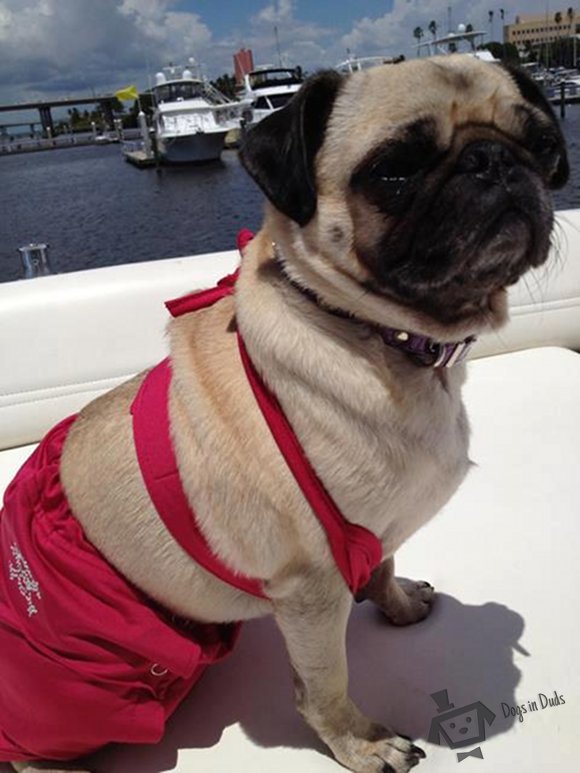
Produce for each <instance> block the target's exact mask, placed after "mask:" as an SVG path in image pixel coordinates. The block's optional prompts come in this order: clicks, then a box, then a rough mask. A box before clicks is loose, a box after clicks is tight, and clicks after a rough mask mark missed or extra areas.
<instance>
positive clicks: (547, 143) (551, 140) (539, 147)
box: [532, 132, 560, 158]
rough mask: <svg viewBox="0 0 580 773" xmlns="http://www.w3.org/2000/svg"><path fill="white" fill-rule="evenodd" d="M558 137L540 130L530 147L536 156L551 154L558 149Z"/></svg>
mask: <svg viewBox="0 0 580 773" xmlns="http://www.w3.org/2000/svg"><path fill="white" fill-rule="evenodd" d="M559 144H560V143H559V142H558V138H557V137H555V136H554V135H553V134H551V133H550V132H542V133H541V134H540V135H539V136H538V137H536V138H535V139H534V142H533V146H532V149H533V151H534V153H535V154H536V155H538V156H543V157H544V158H546V157H547V156H553V155H555V154H556V153H557V152H558V149H559Z"/></svg>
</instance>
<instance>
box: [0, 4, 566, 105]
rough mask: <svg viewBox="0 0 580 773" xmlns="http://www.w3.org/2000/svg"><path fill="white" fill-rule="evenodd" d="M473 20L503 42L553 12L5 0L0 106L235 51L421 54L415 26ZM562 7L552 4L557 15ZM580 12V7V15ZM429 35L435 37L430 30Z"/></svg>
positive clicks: (139, 81)
mask: <svg viewBox="0 0 580 773" xmlns="http://www.w3.org/2000/svg"><path fill="white" fill-rule="evenodd" d="M449 7H450V8H451V18H452V25H453V27H454V28H456V26H457V24H458V23H465V24H467V23H471V24H473V25H474V27H475V28H478V29H479V28H481V29H483V30H485V31H486V32H489V30H490V25H489V21H488V12H489V11H490V10H493V11H494V15H495V23H494V30H493V32H494V35H493V37H494V39H501V30H500V21H499V16H500V14H499V8H500V7H502V8H504V10H505V18H506V22H509V21H513V20H514V17H515V16H516V14H522V13H545V12H546V0H471V2H470V1H469V0H310V1H309V0H271V2H269V1H268V0H0V104H15V103H18V102H21V101H26V100H28V99H32V98H35V99H36V98H39V97H47V98H50V97H56V96H79V95H88V94H91V93H96V94H100V93H108V92H110V91H115V90H117V89H119V88H122V87H123V86H127V85H129V84H135V85H137V87H138V88H139V89H141V90H144V89H146V88H147V86H148V83H149V77H150V76H151V75H152V74H153V73H155V72H156V71H157V70H159V69H160V67H162V66H163V65H165V64H168V63H169V62H170V61H172V62H174V63H176V64H178V63H185V62H186V61H187V59H188V58H189V57H191V56H193V57H195V59H196V60H197V61H198V62H199V63H200V65H201V66H202V67H203V71H204V73H205V74H206V75H207V76H208V77H210V78H214V77H216V76H218V75H220V74H222V73H224V72H233V64H232V55H233V53H234V52H235V51H236V50H238V49H239V48H240V47H241V46H245V47H246V48H251V49H252V50H253V53H254V62H255V63H256V64H273V63H278V52H277V46H276V38H275V33H274V28H275V27H276V28H277V30H278V38H279V47H280V53H281V56H282V60H283V62H284V64H286V65H297V64H299V65H301V66H302V67H303V69H305V70H306V71H309V72H313V71H315V70H316V69H319V68H321V67H333V66H335V65H336V64H338V63H339V62H340V61H342V60H344V59H345V58H346V54H347V50H350V51H351V53H353V54H357V55H359V56H365V55H367V56H368V55H374V54H385V55H391V56H394V55H398V54H405V55H406V56H414V55H415V48H414V44H415V40H414V38H413V30H414V29H415V27H417V26H421V27H422V28H423V29H424V30H425V31H427V27H428V25H429V22H430V21H431V20H435V21H436V22H437V24H438V26H439V28H440V30H442V31H445V32H446V31H447V27H448V21H447V20H448V8H449ZM558 10H562V11H563V12H564V13H565V11H566V7H559V6H558V4H557V3H556V2H555V0H549V2H548V12H549V14H550V16H551V17H552V18H553V15H554V13H555V12H556V11H558ZM578 15H579V16H580V11H579V12H578ZM427 34H428V33H427Z"/></svg>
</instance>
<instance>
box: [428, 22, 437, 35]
mask: <svg viewBox="0 0 580 773" xmlns="http://www.w3.org/2000/svg"><path fill="white" fill-rule="evenodd" d="M428 29H429V32H430V33H431V34H432V35H433V40H435V38H436V37H437V22H436V21H435V19H433V21H430V22H429V27H428Z"/></svg>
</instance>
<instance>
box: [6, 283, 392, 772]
mask: <svg viewBox="0 0 580 773" xmlns="http://www.w3.org/2000/svg"><path fill="white" fill-rule="evenodd" d="M234 282H235V275H234V276H233V277H227V278H226V279H225V280H222V282H221V283H220V284H219V285H218V287H216V288H212V289H211V290H208V291H204V292H202V293H196V294H193V295H190V296H186V297H185V298H181V299H178V300H177V301H174V302H171V303H170V304H168V307H169V309H170V311H171V312H172V314H174V316H177V315H179V314H184V313H189V312H191V311H194V310H195V309H197V308H201V307H203V306H207V305H211V304H212V303H214V302H216V301H218V300H219V299H220V298H222V297H223V296H224V295H228V294H230V293H232V292H233V287H234ZM239 342H240V353H241V357H242V361H243V363H244V367H245V369H246V373H247V375H248V378H249V380H250V383H251V385H252V388H253V390H254V393H255V395H256V399H257V401H258V404H259V405H260V408H261V409H262V411H263V413H264V416H265V418H266V420H267V422H268V424H269V426H270V429H271V431H272V433H273V435H274V437H275V439H276V441H277V443H278V445H279V447H280V449H281V451H282V453H283V455H284V458H285V459H286V461H287V463H288V465H289V467H290V469H291V470H292V472H293V473H294V475H295V477H296V479H297V480H298V482H299V484H300V486H301V488H302V490H303V492H304V495H305V496H306V498H307V499H308V501H309V502H310V504H311V506H312V508H313V510H314V512H315V514H316V516H317V517H318V518H319V519H320V521H321V523H322V525H323V527H324V528H325V530H326V533H327V535H328V540H329V546H330V549H331V551H332V553H333V556H334V558H335V561H336V563H337V566H338V568H339V569H340V571H341V573H342V574H343V576H344V578H345V582H346V583H347V584H348V586H349V587H350V589H351V590H352V591H353V592H356V590H357V589H358V588H360V587H363V586H364V585H365V584H366V582H367V581H368V579H369V577H370V573H371V571H372V569H373V568H374V567H375V566H377V565H378V563H379V562H380V561H381V557H382V556H381V545H380V542H379V540H378V539H377V538H376V537H375V535H374V534H372V533H371V532H369V531H368V530H366V529H364V528H362V527H360V526H356V525H353V524H350V523H348V522H347V521H346V520H345V519H344V518H343V517H342V516H341V514H340V512H339V511H338V510H337V508H336V505H335V504H334V502H333V501H332V499H331V498H330V496H329V495H328V493H327V492H326V491H325V490H324V488H323V486H322V484H321V483H320V481H319V480H318V478H317V477H316V474H315V473H314V471H313V470H312V468H311V467H310V464H309V462H308V460H307V459H306V457H305V456H304V453H303V451H302V449H301V447H300V445H299V443H298V441H297V439H296V437H295V435H294V433H293V432H292V429H291V428H290V426H289V424H288V422H287V421H286V419H285V417H284V415H283V413H282V411H281V409H280V406H279V405H278V403H277V401H276V399H275V397H274V396H273V395H271V394H270V393H269V392H268V390H267V388H266V387H265V385H264V384H263V383H262V381H261V379H260V377H259V376H258V374H257V373H256V371H255V370H254V369H253V367H252V364H251V362H250V360H249V357H248V355H247V353H246V350H245V347H244V345H243V341H242V340H241V338H240V339H239ZM170 379H171V368H170V365H169V362H168V361H167V360H165V361H164V362H163V363H161V364H160V365H158V366H157V367H156V368H154V369H153V370H152V371H151V373H150V374H149V375H148V376H147V378H146V379H145V380H144V382H143V385H142V387H141V389H140V391H139V394H138V395H137V397H136V399H135V401H134V403H133V406H132V409H131V412H132V414H133V427H134V436H135V444H136V449H137V455H138V458H139V463H140V466H141V471H142V474H143V478H144V481H145V484H146V486H147V489H148V491H149V494H150V496H151V499H152V501H153V502H154V504H155V506H156V508H157V510H158V511H159V515H160V517H161V518H163V520H164V522H165V523H166V525H167V527H168V528H169V530H170V531H171V533H172V534H173V536H174V538H175V539H176V540H177V541H178V542H179V543H180V544H181V545H182V546H183V547H184V548H185V550H186V551H187V552H188V553H189V554H190V555H192V556H193V557H194V558H195V560H196V561H198V562H199V563H200V564H201V565H202V566H204V567H205V568H206V569H208V570H209V571H211V572H213V573H214V574H215V575H216V576H218V577H220V578H221V579H222V580H224V581H226V582H228V583H230V584H232V585H234V586H236V587H238V588H241V589H243V590H245V591H246V592H248V593H252V594H254V595H257V596H264V594H263V591H262V587H261V583H260V582H259V580H256V579H252V578H247V577H242V576H240V575H236V574H235V573H234V572H232V570H231V569H229V568H228V567H227V566H225V565H224V564H223V563H222V562H221V561H218V559H217V558H216V557H215V556H213V554H212V553H211V550H210V548H209V546H208V545H207V543H206V542H205V539H204V537H203V535H202V534H201V532H200V531H199V529H198V528H197V525H196V521H195V515H194V513H193V512H192V511H191V508H190V507H189V505H188V503H187V500H186V499H185V495H184V493H183V489H182V487H181V481H180V480H179V475H178V473H177V467H176V462H175V455H174V453H173V449H172V447H171V440H170V435H169V417H168V411H167V390H168V388H169V383H170ZM73 421H74V417H70V418H68V419H65V420H64V421H62V422H61V423H60V424H58V425H57V426H56V427H54V428H53V429H52V430H51V431H50V432H49V433H48V435H47V436H46V437H45V438H44V440H43V441H42V442H41V444H40V445H39V446H38V448H37V449H36V450H35V452H34V453H33V454H32V456H31V457H30V458H29V459H28V461H27V462H26V463H25V464H24V465H23V467H22V468H21V470H20V471H19V472H18V474H17V475H16V477H15V478H14V480H13V481H12V483H11V484H10V486H9V487H8V489H7V490H6V493H5V497H4V509H3V510H2V511H1V513H0V557H1V561H0V762H3V761H16V760H30V759H54V760H65V759H73V758H74V757H79V756H83V755H85V754H88V753H90V752H92V751H94V750H95V749H97V748H99V747H100V746H104V745H105V744H108V743H111V742H123V743H155V742H157V741H159V740H160V738H161V737H162V735H163V731H164V726H165V722H166V720H167V718H168V717H169V716H170V715H171V713H172V712H173V711H174V709H175V708H176V707H177V706H178V705H179V703H180V702H181V701H182V700H183V699H184V698H185V697H186V695H187V694H188V692H189V691H190V689H191V687H192V686H193V685H194V684H195V682H196V681H197V680H198V679H199V677H200V676H201V674H202V672H203V671H204V669H205V668H206V666H207V665H210V664H211V663H214V662H216V661H218V660H220V659H221V658H223V657H224V656H225V655H227V654H228V653H229V652H230V651H231V649H232V647H233V645H234V643H235V640H236V637H237V634H238V631H239V627H240V624H239V623H237V624H231V625H224V624H220V625H217V624H197V623H189V624H187V625H181V624H180V623H179V621H177V620H175V619H173V618H172V617H171V615H169V614H167V613H165V612H164V611H163V610H161V609H159V608H158V607H157V606H156V605H155V604H154V603H153V602H152V601H151V600H149V599H148V598H147V597H145V596H144V595H143V594H142V593H141V592H140V591H139V590H137V589H136V588H134V587H133V586H132V585H130V583H128V582H127V580H125V579H124V578H123V577H122V576H121V575H120V574H119V573H118V572H117V571H116V570H115V569H114V568H113V567H112V566H111V565H110V564H109V563H108V562H107V561H106V560H105V558H104V557H103V556H102V555H101V554H100V553H99V552H98V551H97V550H96V549H95V548H94V547H93V546H92V545H91V544H90V543H89V542H88V541H87V539H86V537H85V536H84V533H83V530H82V528H81V526H80V524H79V523H78V521H77V520H76V519H75V517H74V515H73V514H72V512H71V510H70V508H69V506H68V503H67V500H66V496H65V493H64V491H63V489H62V486H61V482H60V477H59V463H60V456H61V452H62V448H63V445H64V442H65V439H66V435H67V432H68V430H69V429H70V427H71V425H72V423H73ZM152 430H154V431H152Z"/></svg>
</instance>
